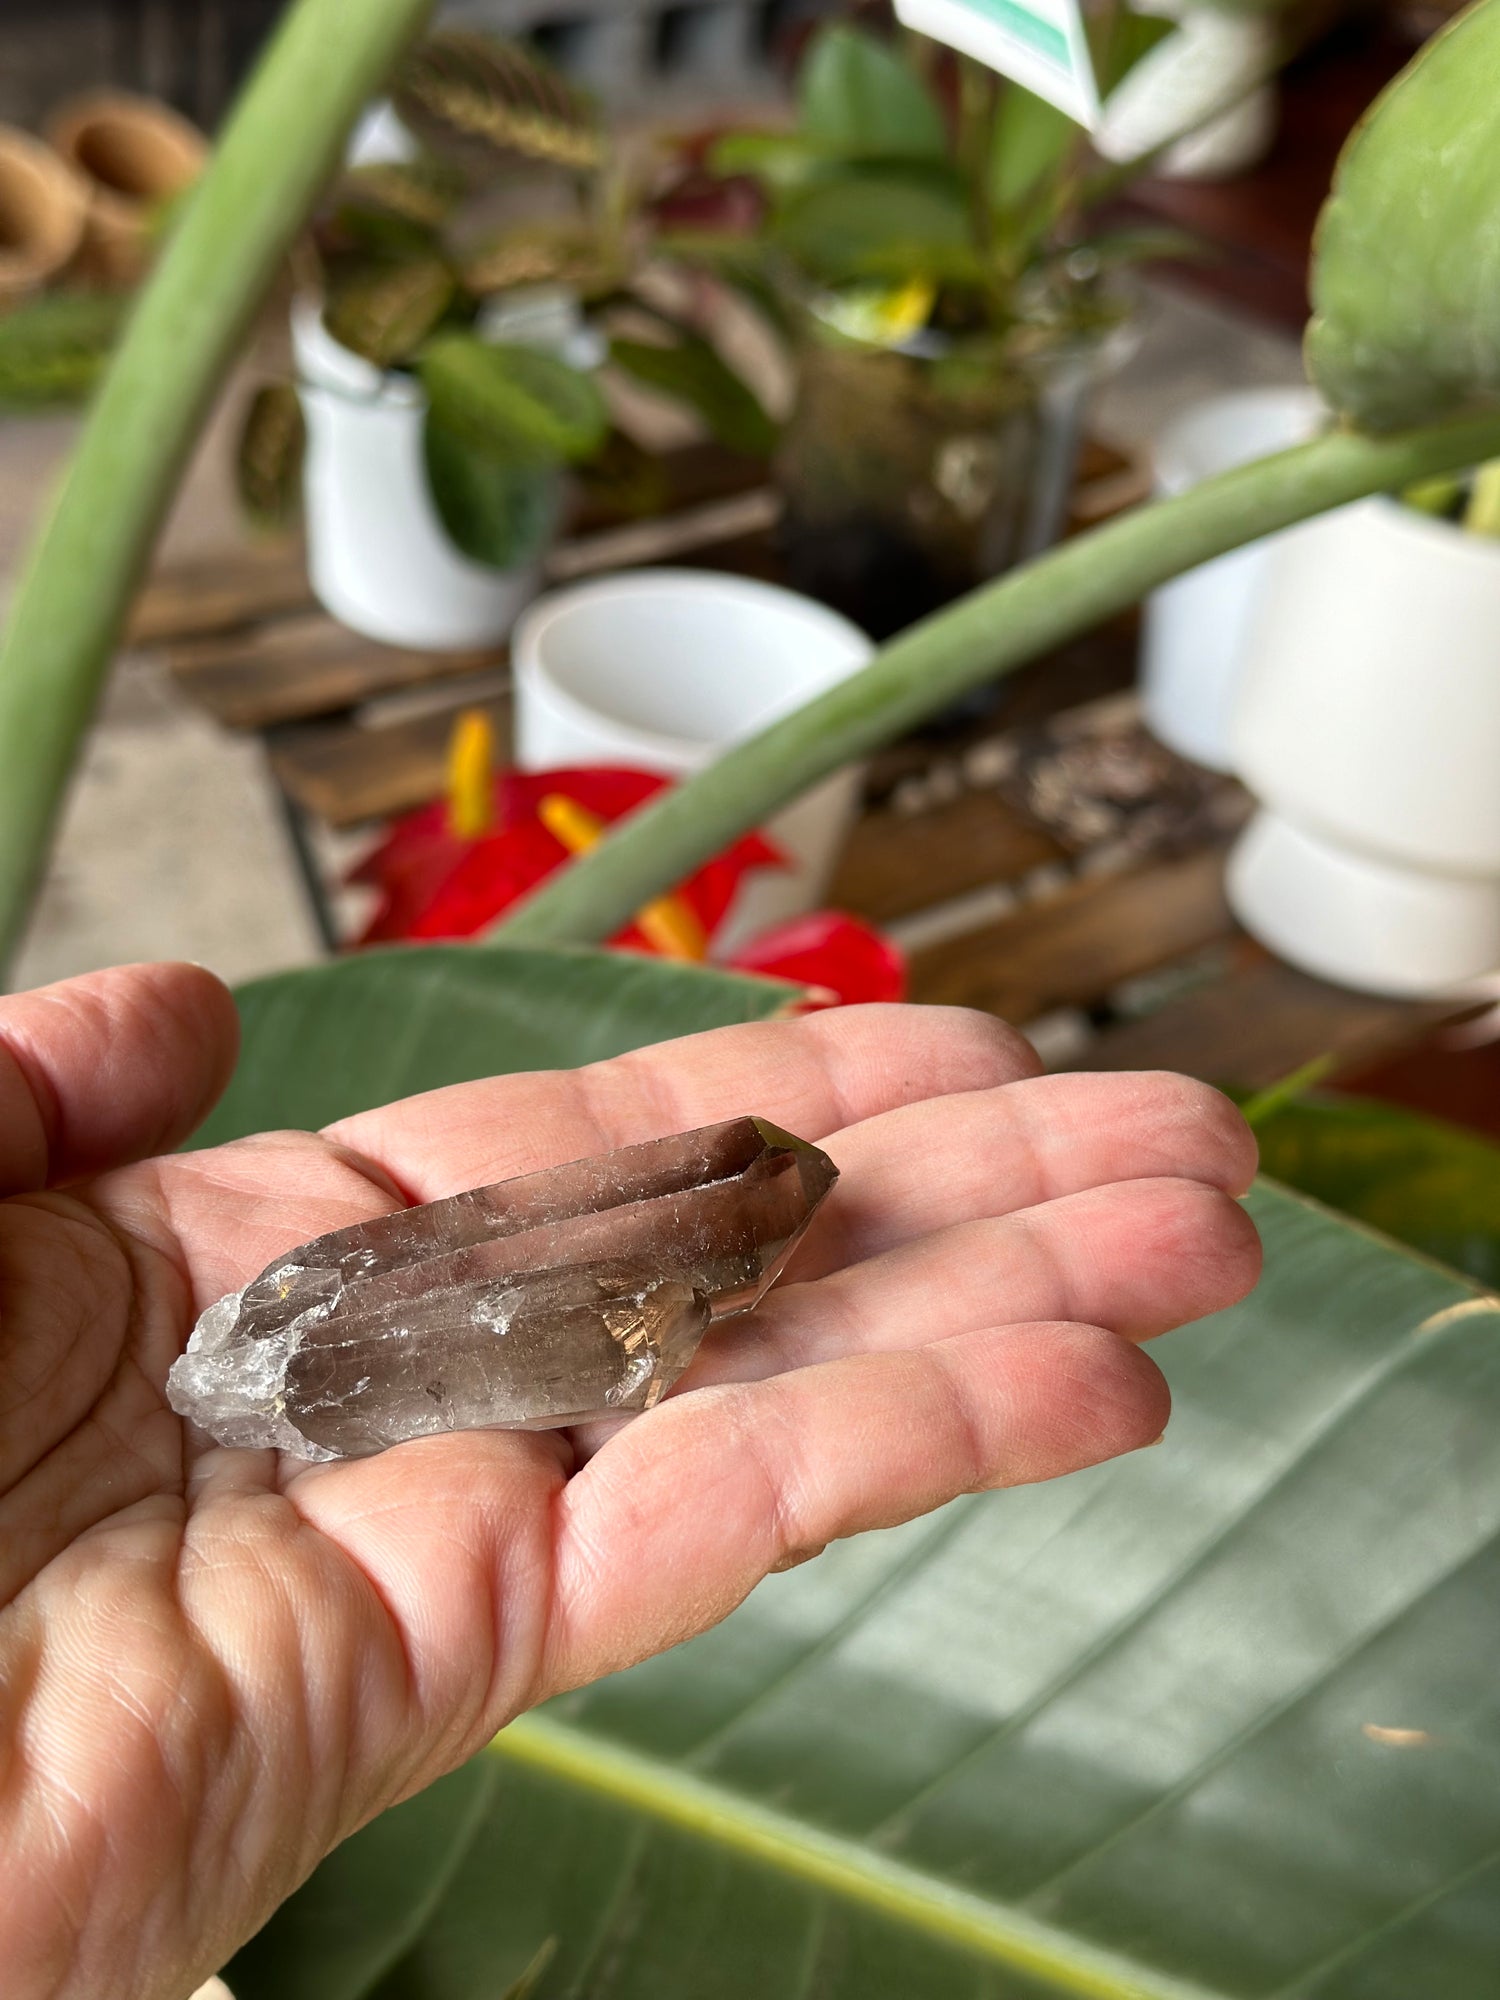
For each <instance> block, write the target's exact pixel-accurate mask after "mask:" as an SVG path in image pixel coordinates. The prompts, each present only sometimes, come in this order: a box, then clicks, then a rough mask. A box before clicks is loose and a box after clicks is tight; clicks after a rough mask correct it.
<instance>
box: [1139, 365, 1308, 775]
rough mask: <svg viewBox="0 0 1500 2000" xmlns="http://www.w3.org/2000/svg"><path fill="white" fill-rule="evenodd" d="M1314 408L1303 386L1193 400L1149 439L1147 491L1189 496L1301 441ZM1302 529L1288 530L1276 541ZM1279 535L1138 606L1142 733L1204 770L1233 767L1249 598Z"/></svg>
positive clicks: (1218, 561) (1201, 570)
mask: <svg viewBox="0 0 1500 2000" xmlns="http://www.w3.org/2000/svg"><path fill="white" fill-rule="evenodd" d="M1321 411H1322V404H1321V403H1320V402H1319V400H1318V397H1317V396H1316V395H1315V394H1314V393H1313V391H1312V390H1311V389H1306V388H1287V389H1245V390H1241V391H1239V392H1238V393H1236V394H1234V395H1230V396H1213V397H1210V398H1209V399H1208V400H1207V401H1205V402H1202V403H1196V404H1194V405H1193V407H1192V408H1191V409H1188V410H1185V411H1184V412H1183V414H1182V415H1181V416H1180V417H1178V418H1177V419H1176V421H1175V422H1174V423H1172V424H1170V425H1169V426H1168V427H1167V429H1166V430H1165V431H1164V432H1163V433H1162V435H1161V437H1160V438H1159V439H1158V441H1157V445H1156V451H1155V459H1156V490H1157V492H1158V493H1160V494H1162V495H1163V496H1164V497H1165V496H1170V495H1174V494H1179V493H1186V492H1189V491H1190V490H1191V489H1192V488H1193V487H1194V486H1196V485H1197V484H1198V483H1199V481H1200V480H1203V479H1211V478H1213V477H1214V476H1215V475H1216V474H1218V473H1221V472H1229V471H1230V470H1232V469H1233V467H1235V466H1237V465H1245V464H1247V463H1248V462H1249V461H1250V460H1251V459H1255V458H1263V457H1265V456H1266V455H1267V453H1269V452H1275V451H1283V450H1285V449H1286V448H1287V447H1288V446H1289V445H1294V444H1301V443H1302V442H1303V440H1304V439H1306V438H1309V437H1311V436H1312V434H1313V432H1314V431H1315V430H1316V429H1317V426H1318V419H1319V416H1320V414H1321ZM1302 532H1303V530H1302V529H1300V528H1288V529H1285V530H1284V531H1283V533H1284V534H1285V535H1296V534H1301V533H1302ZM1280 539H1281V538H1280V537H1277V536H1274V535H1273V536H1268V537H1266V538H1265V539H1263V540H1261V541H1258V542H1251V543H1249V544H1248V545H1247V546H1246V547H1244V548H1241V549H1235V550H1233V551H1232V552H1231V553H1230V554H1229V555H1226V556H1219V557H1217V558H1216V559H1215V560H1214V561H1213V562H1207V563H1200V564H1199V566H1198V568H1197V569H1192V570H1189V571H1188V572H1187V574H1186V575H1185V576H1180V577H1177V578H1175V579H1174V580H1173V581H1172V582H1171V583H1168V584H1164V585H1163V586H1162V588H1161V589H1160V590H1156V591H1153V592H1152V594H1151V596H1150V597H1149V598H1148V599H1147V600H1146V615H1145V627H1144V631H1143V634H1142V642H1141V709H1142V714H1143V717H1144V719H1145V723H1146V726H1147V728H1148V729H1150V730H1151V732H1152V734H1153V735H1155V736H1157V737H1159V738H1160V739H1161V741H1162V742H1163V743H1165V744H1166V745H1167V746H1168V747H1169V748H1170V749H1173V750H1175V751H1177V752H1178V754H1179V755H1180V756H1183V757H1191V758H1192V759H1193V761H1194V762H1195V763H1198V764H1206V765H1207V766H1208V768H1209V769H1210V770H1213V771H1228V770H1231V769H1232V768H1233V752H1232V750H1231V747H1230V723H1231V718H1232V716H1233V712H1234V699H1235V692H1236V690H1237V688H1238V686H1239V679H1240V673H1241V669H1242V667H1243V664H1244V658H1245V642H1246V639H1247V636H1248V633H1249V630H1250V623H1251V618H1252V615H1253V613H1254V610H1255V603H1256V599H1257V597H1258V595H1259V593H1260V590H1261V587H1262V585H1263V583H1264V581H1265V576H1266V570H1267V567H1268V564H1269V560H1270V556H1271V553H1272V551H1273V550H1274V549H1275V548H1276V547H1277V546H1278V545H1279V541H1280Z"/></svg>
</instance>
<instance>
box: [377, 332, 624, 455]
mask: <svg viewBox="0 0 1500 2000" xmlns="http://www.w3.org/2000/svg"><path fill="white" fill-rule="evenodd" d="M417 370H418V373H419V374H420V375H421V378H422V386H423V388H424V389H425V390H426V391H427V399H428V402H429V404H430V406H431V409H432V413H433V416H434V417H435V418H436V420H437V421H438V422H439V423H441V424H442V425H443V426H444V427H445V428H446V429H447V430H449V431H451V432H453V433H454V435H455V436H457V437H461V438H464V439H466V440H468V441H469V442H470V443H472V444H474V445H476V446H478V447H481V448H483V449H485V450H488V451H490V452H492V453H494V454H495V455H496V456H497V457H509V458H513V459H518V460H519V459H523V458H524V459H531V460H546V459H552V460H554V461H556V460H564V459H573V458H586V457H587V456H588V454H589V453H590V452H591V451H597V450H598V448H599V446H600V445H601V444H602V443H603V442H604V438H605V435H606V433H607V431H608V429H609V414H608V412H607V411H606V409H605V407H604V398H603V396H602V395H601V394H600V393H599V388H598V385H597V384H596V383H595V382H594V381H593V379H592V377H590V376H588V375H584V374H582V373H580V372H579V370H578V369H576V368H570V367H569V366H568V364H567V363H566V362H565V361H560V360H558V358H557V357H556V355H553V354H545V353H543V352H542V351H541V349H539V348H536V347H525V346H522V345H521V344H520V343H518V342H511V343H497V342H491V341H482V340H479V339H476V338H475V336H474V335H473V334H467V333H442V334H439V335H438V336H437V337H436V338H435V339H433V340H430V341H428V343H427V345H426V347H424V348H423V350H422V353H421V355H420V357H419V359H418V363H417Z"/></svg>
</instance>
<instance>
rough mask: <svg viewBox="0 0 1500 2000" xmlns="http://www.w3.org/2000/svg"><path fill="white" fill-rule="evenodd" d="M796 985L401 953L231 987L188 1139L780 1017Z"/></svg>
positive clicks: (569, 962) (571, 957)
mask: <svg viewBox="0 0 1500 2000" xmlns="http://www.w3.org/2000/svg"><path fill="white" fill-rule="evenodd" d="M797 997H798V996H797V989H796V988H795V987H791V986H786V985H783V984H782V983H781V982H780V981H777V980H771V979H757V978H751V977H749V976H748V975H746V974H744V973H738V972H721V971H719V970H717V968H712V967H708V966H684V965H676V964H672V963H670V962H668V961H666V960H664V959H659V958H645V957H637V956H635V955H634V954H632V953H629V952H595V951H510V950H506V949H501V948H496V947H476V946H472V945H423V946H411V945H406V946H400V947H397V948H395V949H392V950H385V951H365V952H360V953H358V954H356V955H354V956H352V957H348V958H340V959H335V960H334V961H333V962H332V963H331V964H328V965H318V966H312V967H308V968H306V969H305V970H302V971H298V972H283V973H277V974H275V975H273V976H272V977H270V978H268V979H257V980H254V981H252V982H251V983H250V984H249V985H248V986H242V987H241V988H240V989H239V993H238V995H237V998H238V1000H239V1008H240V1020H241V1025H242V1038H241V1047H240V1060H239V1066H238V1067H237V1069H236V1070H235V1073H234V1077H233V1080H232V1081H231V1083H230V1085H229V1088H228V1090H227V1091H226V1092H225V1094H224V1095H223V1097H222V1098H220V1100H219V1102H218V1103H217V1104H216V1105H215V1107H214V1109H213V1111H212V1112H211V1113H210V1115H209V1117H208V1120H207V1122H206V1123H205V1124H204V1125H202V1126H201V1127H200V1128H199V1130H198V1131H197V1132H196V1133H195V1134H194V1137H193V1142H192V1143H193V1145H194V1146H216V1145H220V1144H222V1143H223V1142H224V1141H225V1140H227V1139H239V1138H243V1137H244V1136H245V1135H246V1134H247V1133H251V1132H264V1131H267V1130H270V1129H273V1128H274V1127H276V1126H282V1125H299V1126H316V1125H327V1124H329V1123H331V1122H332V1121H333V1120H334V1119H335V1118H345V1117H348V1116H350V1115H352V1114H353V1113H354V1112H356V1111H368V1110H370V1109H371V1108H372V1107H373V1106H375V1105H377V1104H387V1103H389V1102H390V1101H391V1100H392V1099H393V1098H397V1097H406V1096H409V1095H411V1094H412V1093H413V1092H415V1091H419V1090H434V1089H436V1088H437V1087H438V1086H439V1085H441V1084H447V1083H466V1082H469V1081H471V1080H472V1079H474V1078H476V1077H483V1076H498V1075H502V1074H504V1073H506V1072H508V1071H511V1070H522V1069H556V1068H565V1067H569V1066H571V1065H573V1064H575V1063H585V1062H596V1061H599V1060H600V1059H602V1058H603V1057H605V1056H612V1055H620V1054H622V1053H623V1052H624V1051H625V1050H626V1049H635V1048H640V1047H642V1046H644V1045H645V1044H646V1043H648V1042H657V1041H663V1040H666V1039H668V1038H670V1037H671V1036H673V1035H691V1034H696V1033H697V1032H698V1031H699V1030H700V1029H703V1028H719V1027H726V1026H729V1025H730V1024H731V1023H734V1022H737V1021H760V1020H765V1019H767V1018H769V1017H770V1016H771V1015H773V1014H776V1013H779V1012H782V1011H783V1010H785V1009H786V1008H787V1007H788V1006H789V1005H790V1004H791V1003H792V1002H793V1001H794V1000H795V999H796V998H797Z"/></svg>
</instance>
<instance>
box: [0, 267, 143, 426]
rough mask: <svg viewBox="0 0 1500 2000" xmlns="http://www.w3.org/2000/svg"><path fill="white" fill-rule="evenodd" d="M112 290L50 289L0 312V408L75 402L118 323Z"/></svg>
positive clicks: (121, 306)
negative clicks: (79, 290)
mask: <svg viewBox="0 0 1500 2000" xmlns="http://www.w3.org/2000/svg"><path fill="white" fill-rule="evenodd" d="M125 312H126V305H125V302H124V301H123V300H122V299H121V298H120V297H119V295H118V294H117V293H113V292H56V293H53V294H51V295H50V296H43V297H41V298H37V299H29V300H26V301H24V302H23V303H22V304H20V305H18V306H12V307H11V308H10V309H9V311H7V312H4V313H0V411H4V410H35V409H43V408H45V407H47V406H48V405H49V404H56V403H76V402H80V401H81V400H82V399H83V398H84V397H85V396H86V395H87V394H88V393H89V391H90V390H91V389H92V388H93V386H94V384H95V383H96V382H97V381H98V379H99V376H100V375H101V374H102V372H103V370H104V366H105V363H106V362H107V361H108V360H109V356H110V353H111V350H112V349H113V347H114V344H115V342H116V340H117V339H118V338H119V333H120V328H121V326H122V325H123V323H124V319H125Z"/></svg>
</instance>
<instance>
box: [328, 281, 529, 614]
mask: <svg viewBox="0 0 1500 2000" xmlns="http://www.w3.org/2000/svg"><path fill="white" fill-rule="evenodd" d="M292 347H293V353H294V355H295V358H296V364H297V379H298V389H299V393H300V396H301V400H302V408H303V412H304V414H305V416H306V419H307V457H306V461H305V464H304V468H303V498H304V506H305V511H306V516H307V561H308V574H309V577H310V580H311V583H312V587H313V592H314V594H315V596H316V597H317V599H318V602H319V603H320V604H321V605H322V606H323V608H324V609H325V610H326V611H328V612H329V613H330V614H331V615H332V616H333V617H335V618H337V619H338V620H339V622H340V623H341V624H344V625H348V626H350V627H352V629H353V630H354V631H356V632H363V633H364V634H366V636H367V637H369V638H371V639H380V640H384V641H385V642H386V644H388V645H392V646H412V647H426V648H430V649H431V650H433V651H435V652H467V651H471V650H473V649H475V648H477V647H484V646H493V645H498V644H499V642H500V641H501V640H502V639H504V638H505V637H506V635H507V633H508V632H509V631H510V628H511V626H512V625H513V624H514V623H515V620H516V616H517V614H518V613H519V612H520V611H521V609H522V608H523V607H524V606H525V605H526V604H527V603H529V602H530V600H531V599H532V598H533V597H534V596H535V595H536V591H537V587H538V583H539V581H540V574H541V572H540V566H539V564H536V563H530V564H526V565H523V566H521V567H518V568H516V569H512V570H495V569H489V568H487V567H486V566H485V565H484V564H483V563H476V562H471V561H470V560H469V558H468V557H467V556H465V555H463V554H461V553H460V551H459V550H458V549H456V548H455V547H454V546H453V544H452V542H451V541H449V539H448V536H447V533H446V531H445V529H444V527H443V524H442V521H441V519H440V518H439V516H438V512H437V509H436V507H435V506H434V505H433V502H432V496H431V493H430V492H429V490H428V486H427V470H426V466H425V464H424V462H423V455H422V426H423V420H424V418H425V415H426V401H425V398H424V396H423V394H422V390H421V387H420V385H419V384H418V383H416V382H415V381H413V380H411V379H410V378H409V377H407V376H404V375H394V374H389V375H388V374H385V373H383V372H382V370H380V369H379V368H377V367H375V366H374V365H373V363H371V362H368V361H366V360H364V359H363V357H362V356H360V355H357V354H353V353H351V352H350V351H349V349H348V348H346V347H343V346H341V345H340V344H339V342H338V341H336V340H334V339H333V337H332V336H331V335H330V334H329V333H328V331H327V329H326V328H325V327H324V325H323V320H322V313H321V311H320V309H319V307H318V306H317V305H316V304H315V303H314V302H312V301H310V300H299V301H297V303H296V304H295V305H294V307H293V309H292Z"/></svg>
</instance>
